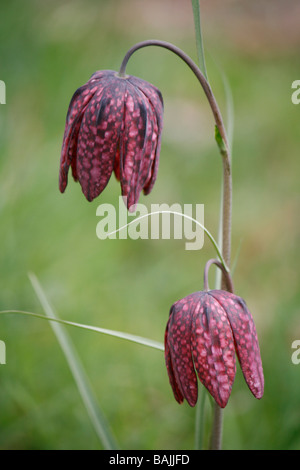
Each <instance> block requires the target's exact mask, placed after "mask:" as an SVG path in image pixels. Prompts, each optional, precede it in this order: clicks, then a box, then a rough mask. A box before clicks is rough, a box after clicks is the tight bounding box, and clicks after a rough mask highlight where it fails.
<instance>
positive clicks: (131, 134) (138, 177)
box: [120, 83, 153, 211]
mask: <svg viewBox="0 0 300 470" xmlns="http://www.w3.org/2000/svg"><path fill="white" fill-rule="evenodd" d="M150 113H151V114H150ZM152 121H153V116H152V110H151V108H150V105H149V103H148V102H147V100H146V99H145V97H144V95H143V94H142V93H140V92H139V90H137V89H136V88H134V87H133V86H132V85H131V84H130V83H128V84H127V94H126V99H125V113H124V131H123V132H122V137H121V141H120V168H121V188H122V195H123V196H124V197H127V206H128V209H129V210H131V211H134V210H135V209H134V205H135V204H136V203H137V202H138V199H139V196H140V193H141V190H142V188H143V185H144V183H145V181H146V179H147V177H148V168H147V166H148V165H147V163H148V162H147V160H148V158H146V159H145V150H146V148H147V146H148V145H147V142H148V140H149V136H150V138H151V136H152Z"/></svg>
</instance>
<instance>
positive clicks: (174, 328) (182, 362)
mask: <svg viewBox="0 0 300 470" xmlns="http://www.w3.org/2000/svg"><path fill="white" fill-rule="evenodd" d="M191 320H192V314H191V299H190V298H189V297H186V298H184V299H182V300H179V301H178V302H176V303H175V304H174V305H173V306H172V307H171V310H170V317H169V322H168V335H167V344H168V347H169V351H170V357H171V364H172V370H173V373H174V378H175V381H176V384H177V385H178V389H179V391H180V393H181V395H183V396H184V398H186V400H187V402H188V403H189V405H190V406H195V404H196V402H197V397H198V385H197V377H196V373H195V369H194V364H193V359H192V350H191ZM167 353H168V349H167ZM168 360H169V359H168ZM169 377H170V375H169ZM173 380H174V379H173ZM170 382H171V380H170ZM171 385H172V382H171ZM172 388H173V391H174V387H173V386H172ZM175 391H176V390H175ZM174 395H175V392H174ZM179 396H180V395H179ZM175 398H176V395H175Z"/></svg>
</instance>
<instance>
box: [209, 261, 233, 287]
mask: <svg viewBox="0 0 300 470" xmlns="http://www.w3.org/2000/svg"><path fill="white" fill-rule="evenodd" d="M212 264H215V265H216V266H217V267H218V268H219V269H221V271H222V273H223V278H224V283H225V285H226V290H227V291H228V292H232V293H233V290H234V289H233V283H232V279H231V276H230V274H229V272H228V271H227V270H226V268H225V267H224V265H223V263H221V262H220V261H219V260H217V259H210V260H209V261H207V263H206V265H205V268H204V286H203V287H204V290H205V291H209V290H210V289H209V285H208V271H209V268H210V267H211V265H212Z"/></svg>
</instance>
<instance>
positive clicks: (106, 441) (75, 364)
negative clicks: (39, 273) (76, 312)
mask: <svg viewBox="0 0 300 470" xmlns="http://www.w3.org/2000/svg"><path fill="white" fill-rule="evenodd" d="M29 279H30V281H31V284H32V287H33V289H34V291H35V293H36V295H37V297H38V299H39V301H40V303H41V305H42V307H43V309H44V311H45V314H46V315H47V317H49V318H50V317H52V318H56V315H55V313H54V311H53V308H52V307H51V306H50V304H49V302H48V300H47V298H46V296H45V294H44V291H43V290H42V287H41V285H40V283H39V281H38V279H37V278H36V276H35V275H34V274H29ZM50 324H51V326H52V329H53V331H54V333H55V335H56V338H57V340H58V342H59V344H60V346H61V348H62V350H63V353H64V355H65V358H66V361H67V363H68V365H69V368H70V370H71V372H72V375H73V378H74V380H75V382H76V385H77V387H78V390H79V393H80V395H81V398H82V400H83V403H84V405H85V407H86V410H87V412H88V415H89V417H90V420H91V422H92V424H93V426H94V429H95V431H96V433H97V435H98V437H99V439H100V441H101V443H102V445H103V446H104V448H105V449H106V450H112V449H117V448H118V446H117V444H116V441H115V439H114V437H113V435H112V434H111V431H110V429H109V426H108V424H107V422H106V419H105V417H104V416H103V414H102V412H101V410H100V408H99V406H98V404H97V401H96V398H95V396H94V393H93V391H92V389H91V386H90V383H89V380H88V377H87V375H86V373H85V371H84V368H83V366H82V363H81V360H80V358H79V356H78V355H77V352H76V350H75V348H74V346H73V343H72V342H71V340H70V338H69V336H68V334H67V333H66V331H65V329H64V328H63V326H62V325H60V324H59V323H54V322H51V323H50Z"/></svg>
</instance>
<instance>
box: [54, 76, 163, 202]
mask: <svg viewBox="0 0 300 470" xmlns="http://www.w3.org/2000/svg"><path fill="white" fill-rule="evenodd" d="M162 119H163V100H162V96H161V93H160V91H159V90H158V89H157V88H156V87H154V86H153V85H151V84H150V83H148V82H145V81H144V80H141V79H139V78H136V77H133V76H129V75H126V76H125V77H120V76H119V75H118V74H117V72H114V71H112V70H104V71H98V72H96V73H94V74H93V75H92V76H91V78H90V79H89V81H88V82H87V83H86V84H85V85H83V86H82V87H80V88H79V89H78V90H77V91H76V92H75V94H74V95H73V97H72V100H71V102H70V105H69V109H68V113H67V118H66V127H65V133H64V138H63V145H62V151H61V161H60V174H59V189H60V191H61V192H62V193H63V192H64V191H65V189H66V186H67V183H68V171H69V167H70V166H71V169H72V175H73V178H74V180H75V181H79V183H80V185H81V188H82V191H83V194H84V195H85V197H86V198H87V200H88V201H92V200H93V199H94V198H96V197H97V196H99V194H101V192H102V191H103V190H104V188H105V187H106V185H107V183H108V181H109V179H110V177H111V174H112V172H114V173H115V176H116V178H117V179H118V180H119V181H120V183H121V191H122V195H123V197H125V198H127V207H128V209H129V210H130V207H131V210H134V205H135V204H136V203H137V202H138V200H139V196H140V193H141V191H142V190H143V192H144V194H149V193H150V191H151V190H152V188H153V185H154V183H155V180H156V175H157V169H158V161H159V152H160V141H161V132H162Z"/></svg>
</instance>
